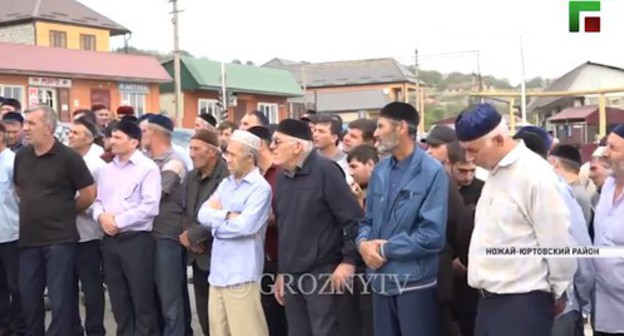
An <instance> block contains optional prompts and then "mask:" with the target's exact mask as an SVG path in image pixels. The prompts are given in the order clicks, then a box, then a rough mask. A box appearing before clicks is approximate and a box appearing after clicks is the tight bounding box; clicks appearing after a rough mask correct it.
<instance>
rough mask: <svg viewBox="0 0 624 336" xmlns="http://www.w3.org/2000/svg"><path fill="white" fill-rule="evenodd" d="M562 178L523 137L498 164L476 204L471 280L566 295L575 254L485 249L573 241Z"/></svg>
mask: <svg viewBox="0 0 624 336" xmlns="http://www.w3.org/2000/svg"><path fill="white" fill-rule="evenodd" d="M558 183H559V182H558V178H557V176H556V174H555V172H554V171H553V169H552V167H551V166H550V165H549V164H548V162H546V160H544V159H542V158H541V157H539V156H538V155H537V154H535V153H533V152H532V151H530V150H529V149H528V148H526V146H525V145H524V143H523V142H520V143H518V145H517V146H516V147H515V148H514V149H513V150H512V151H511V152H510V153H509V154H507V156H505V157H504V158H503V159H502V160H501V162H500V163H499V164H498V166H497V167H495V168H494V169H493V170H492V171H491V172H490V175H489V177H488V179H487V181H486V182H485V185H484V186H483V191H482V193H481V198H480V199H479V202H478V203H477V208H476V214H475V228H474V231H473V234H472V239H471V242H470V250H469V257H468V258H469V262H468V284H469V285H470V286H471V287H473V288H478V289H484V290H486V291H488V292H492V293H498V294H510V293H527V292H530V291H546V292H551V293H553V294H554V295H555V297H559V296H560V295H561V294H563V293H564V292H565V290H566V288H567V287H568V285H569V284H570V282H571V281H572V278H573V276H574V272H575V271H576V260H575V259H563V258H559V259H555V258H545V257H539V256H538V257H536V256H518V257H517V258H495V257H488V256H486V255H485V249H486V248H501V247H515V248H519V247H529V248H537V247H543V248H558V247H566V246H569V234H568V228H569V226H570V222H571V217H570V211H569V210H568V207H567V206H566V203H565V201H564V199H563V197H562V195H561V191H560V189H559V186H558Z"/></svg>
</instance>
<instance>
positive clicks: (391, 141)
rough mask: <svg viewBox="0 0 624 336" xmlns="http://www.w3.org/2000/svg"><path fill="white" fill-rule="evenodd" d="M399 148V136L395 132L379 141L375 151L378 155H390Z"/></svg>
mask: <svg viewBox="0 0 624 336" xmlns="http://www.w3.org/2000/svg"><path fill="white" fill-rule="evenodd" d="M398 146H399V135H398V134H397V133H396V132H392V133H390V134H388V136H387V137H386V138H384V139H379V147H378V148H377V151H378V152H379V154H380V155H384V156H386V155H390V154H391V153H392V151H393V150H395V149H396V148H397V147H398Z"/></svg>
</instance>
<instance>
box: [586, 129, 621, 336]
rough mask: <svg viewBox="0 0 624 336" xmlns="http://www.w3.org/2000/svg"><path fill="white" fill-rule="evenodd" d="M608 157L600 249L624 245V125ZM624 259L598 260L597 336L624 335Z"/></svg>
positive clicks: (598, 222)
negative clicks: (608, 171)
mask: <svg viewBox="0 0 624 336" xmlns="http://www.w3.org/2000/svg"><path fill="white" fill-rule="evenodd" d="M604 157H605V159H606V160H607V162H608V165H609V168H610V169H611V177H609V178H607V180H606V181H605V183H604V185H603V186H602V189H601V192H600V201H598V206H597V207H596V217H595V221H594V226H595V237H594V244H595V245H596V246H608V247H621V246H622V245H624V226H623V225H622V218H624V124H620V125H618V126H616V127H615V128H614V129H613V131H612V132H611V134H609V137H608V138H607V146H606V150H605V153H604ZM623 264H624V258H622V257H614V258H596V259H594V266H595V267H596V293H595V302H594V314H593V315H592V318H593V325H594V336H607V335H622V334H624V320H623V319H622V317H623V316H624V267H622V265H623Z"/></svg>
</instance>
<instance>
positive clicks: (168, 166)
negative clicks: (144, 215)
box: [142, 114, 190, 336]
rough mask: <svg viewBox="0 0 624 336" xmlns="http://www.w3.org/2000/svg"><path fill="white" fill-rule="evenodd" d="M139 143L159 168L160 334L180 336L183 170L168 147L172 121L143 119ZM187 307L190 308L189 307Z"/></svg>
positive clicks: (157, 258)
mask: <svg viewBox="0 0 624 336" xmlns="http://www.w3.org/2000/svg"><path fill="white" fill-rule="evenodd" d="M146 122H147V124H146V126H145V131H144V132H143V138H142V144H143V147H144V148H145V150H146V151H147V152H148V153H149V155H150V157H151V158H152V160H154V162H155V163H156V165H158V167H159V168H160V174H161V183H162V196H161V199H160V210H159V213H158V216H156V218H154V228H153V230H152V233H153V234H154V240H155V248H156V251H155V256H154V262H155V269H154V276H155V283H156V290H157V292H158V299H159V300H158V301H159V303H160V305H161V307H160V308H161V309H160V311H161V317H162V318H163V320H162V322H163V325H162V326H161V327H162V328H163V336H176V335H184V332H185V322H184V321H185V315H184V313H185V310H184V305H185V303H187V302H189V301H188V300H185V298H184V297H185V296H188V292H184V290H183V289H184V287H185V286H187V283H186V276H185V274H186V267H185V266H186V261H185V259H186V256H185V248H184V247H183V246H182V245H181V244H180V242H179V236H180V234H182V232H183V231H184V230H183V221H182V216H183V210H184V209H183V204H182V203H183V194H184V188H183V183H182V182H183V181H184V179H185V177H186V174H187V170H186V166H185V165H184V160H183V159H182V157H181V156H180V155H179V154H178V153H176V152H175V151H174V150H173V148H172V146H171V136H172V133H173V121H172V120H171V119H169V118H168V117H166V116H163V115H159V114H157V115H152V116H150V117H149V118H148V119H147V120H146ZM189 309H190V308H189Z"/></svg>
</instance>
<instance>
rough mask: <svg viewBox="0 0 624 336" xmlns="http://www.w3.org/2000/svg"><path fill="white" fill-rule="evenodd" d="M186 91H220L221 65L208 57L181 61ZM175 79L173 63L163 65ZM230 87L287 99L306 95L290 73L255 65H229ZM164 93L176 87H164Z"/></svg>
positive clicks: (226, 68)
mask: <svg viewBox="0 0 624 336" xmlns="http://www.w3.org/2000/svg"><path fill="white" fill-rule="evenodd" d="M181 63H182V69H181V77H182V78H181V79H182V80H181V83H182V90H220V89H221V62H217V61H211V60H209V59H207V58H192V57H182V58H181ZM163 67H164V68H165V69H166V70H167V72H169V74H170V75H171V76H172V77H173V61H169V62H167V63H165V64H163ZM225 74H226V75H225V77H226V88H227V89H228V90H230V91H233V92H235V93H239V92H240V93H255V94H266V95H273V96H283V97H298V96H303V90H302V89H301V87H300V86H299V84H298V83H297V81H296V80H295V79H294V78H293V76H292V74H291V73H290V72H289V71H287V70H281V69H271V68H264V67H257V66H253V65H242V64H225ZM161 90H162V91H164V92H168V91H172V90H173V85H171V84H169V85H167V84H165V85H163V86H161Z"/></svg>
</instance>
